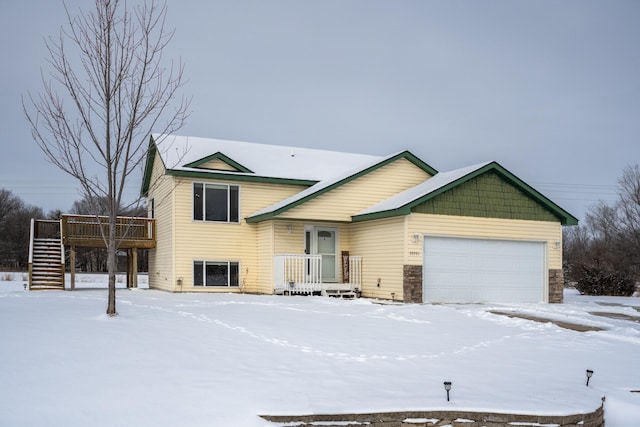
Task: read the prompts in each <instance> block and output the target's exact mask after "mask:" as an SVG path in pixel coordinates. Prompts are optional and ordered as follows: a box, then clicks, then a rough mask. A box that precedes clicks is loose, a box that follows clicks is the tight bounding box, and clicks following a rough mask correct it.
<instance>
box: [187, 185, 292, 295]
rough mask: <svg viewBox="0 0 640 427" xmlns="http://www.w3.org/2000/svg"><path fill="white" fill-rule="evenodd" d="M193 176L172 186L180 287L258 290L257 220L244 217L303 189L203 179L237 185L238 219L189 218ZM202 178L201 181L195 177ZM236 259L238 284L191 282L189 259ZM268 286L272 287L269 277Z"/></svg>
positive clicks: (261, 283)
mask: <svg viewBox="0 0 640 427" xmlns="http://www.w3.org/2000/svg"><path fill="white" fill-rule="evenodd" d="M193 182H194V181H193V180H191V179H185V178H181V179H180V182H179V185H178V186H177V187H176V189H175V202H174V206H175V216H174V218H175V228H176V233H175V234H176V237H175V278H176V279H177V278H179V277H182V278H183V290H188V291H190V292H192V291H195V292H199V291H200V292H202V291H205V292H212V291H213V292H238V291H241V290H243V291H244V290H246V291H247V292H256V291H259V292H262V291H263V290H264V289H265V283H266V282H265V280H266V279H264V278H261V277H259V273H260V271H261V270H264V266H262V267H261V268H259V263H258V246H259V237H260V238H263V236H261V235H260V234H261V233H259V224H247V223H246V221H245V220H244V218H245V217H247V216H248V215H250V214H251V213H253V212H256V211H258V210H260V209H262V208H264V207H266V206H269V205H271V204H273V203H275V202H278V201H280V200H282V199H285V198H287V197H289V196H291V195H292V194H295V193H297V192H299V191H301V190H302V189H303V187H299V186H293V185H273V184H262V183H252V182H247V183H240V184H238V182H232V181H223V180H215V181H214V180H207V181H206V182H212V183H221V184H233V185H239V186H240V218H241V221H240V223H219V222H210V221H194V220H193ZM197 182H202V181H197ZM195 260H203V261H238V262H239V263H240V283H241V286H240V287H219V288H218V287H204V286H197V287H194V286H193V261H195ZM268 280H269V289H271V290H272V289H273V287H272V284H271V278H269V279H268Z"/></svg>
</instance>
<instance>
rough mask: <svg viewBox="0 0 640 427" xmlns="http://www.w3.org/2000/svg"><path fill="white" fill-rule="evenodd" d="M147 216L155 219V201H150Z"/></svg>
mask: <svg viewBox="0 0 640 427" xmlns="http://www.w3.org/2000/svg"><path fill="white" fill-rule="evenodd" d="M149 215H150V217H149V218H155V217H156V199H151V202H150V203H149Z"/></svg>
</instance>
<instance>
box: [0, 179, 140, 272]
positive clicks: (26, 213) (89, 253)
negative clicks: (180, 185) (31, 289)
mask: <svg viewBox="0 0 640 427" xmlns="http://www.w3.org/2000/svg"><path fill="white" fill-rule="evenodd" d="M107 203H108V202H107V200H104V201H101V200H99V201H98V203H95V201H92V203H89V202H88V201H87V200H84V199H82V200H76V201H75V202H74V203H73V205H72V207H71V209H70V210H69V212H68V213H69V214H72V215H104V214H105V212H106V211H107V208H106V206H107ZM96 206H97V208H96ZM62 214H63V212H62V211H61V210H52V211H50V212H49V213H47V214H45V213H44V211H43V210H42V208H40V207H36V206H32V205H29V204H27V203H25V202H24V201H23V200H22V199H21V198H20V197H18V196H16V195H14V194H13V193H12V192H11V191H9V190H6V189H4V188H0V269H2V270H6V271H26V270H27V269H28V268H29V265H28V263H29V239H30V235H29V234H30V232H31V219H32V218H34V219H51V220H59V219H60V218H61V217H62ZM118 215H120V216H137V217H146V216H147V210H146V207H145V206H138V207H136V208H123V209H120V210H119V212H118ZM65 249H66V250H67V251H68V250H69V249H68V248H65ZM67 255H68V254H67ZM67 259H69V258H68V256H67ZM148 260H149V257H148V251H147V250H139V253H138V271H148V265H149V264H148V263H149V261H148ZM76 270H77V271H86V272H106V271H107V252H106V248H77V250H76Z"/></svg>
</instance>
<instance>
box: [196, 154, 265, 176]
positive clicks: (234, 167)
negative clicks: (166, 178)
mask: <svg viewBox="0 0 640 427" xmlns="http://www.w3.org/2000/svg"><path fill="white" fill-rule="evenodd" d="M184 167H185V168H195V169H205V170H223V171H227V172H244V173H253V171H251V170H250V169H249V168H246V167H244V166H242V165H241V164H240V163H238V162H236V161H234V160H233V159H231V158H229V157H227V156H225V155H224V154H223V153H220V152H217V153H214V154H211V155H209V156H206V157H203V158H202V159H199V160H196V161H194V162H191V163H187V164H186V165H184Z"/></svg>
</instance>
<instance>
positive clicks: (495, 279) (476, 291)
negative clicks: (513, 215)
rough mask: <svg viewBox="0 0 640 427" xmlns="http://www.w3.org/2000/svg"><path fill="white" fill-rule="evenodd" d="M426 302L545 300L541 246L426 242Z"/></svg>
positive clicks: (447, 240)
mask: <svg viewBox="0 0 640 427" xmlns="http://www.w3.org/2000/svg"><path fill="white" fill-rule="evenodd" d="M423 253H424V264H423V266H424V267H423V301H424V302H459V303H467V302H540V301H544V300H545V298H544V296H543V292H544V287H545V273H546V257H545V244H544V243H542V242H528V241H515V240H490V239H463V238H455V237H433V236H425V238H424V252H423Z"/></svg>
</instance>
